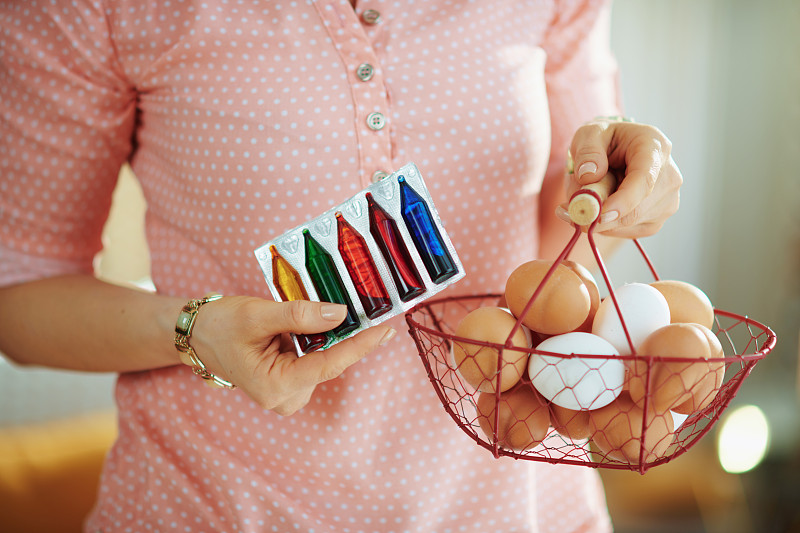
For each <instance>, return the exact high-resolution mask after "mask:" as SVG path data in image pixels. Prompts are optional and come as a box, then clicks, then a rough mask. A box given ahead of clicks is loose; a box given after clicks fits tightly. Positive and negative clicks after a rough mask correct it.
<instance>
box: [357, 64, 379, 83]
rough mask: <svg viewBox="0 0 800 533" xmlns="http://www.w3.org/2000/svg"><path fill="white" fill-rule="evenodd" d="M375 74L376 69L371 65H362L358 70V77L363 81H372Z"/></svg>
mask: <svg viewBox="0 0 800 533" xmlns="http://www.w3.org/2000/svg"><path fill="white" fill-rule="evenodd" d="M374 74H375V68H374V67H373V66H372V65H370V64H369V63H362V64H360V65H359V66H358V68H357V69H356V76H358V79H360V80H361V81H369V80H371V79H372V76H373V75H374Z"/></svg>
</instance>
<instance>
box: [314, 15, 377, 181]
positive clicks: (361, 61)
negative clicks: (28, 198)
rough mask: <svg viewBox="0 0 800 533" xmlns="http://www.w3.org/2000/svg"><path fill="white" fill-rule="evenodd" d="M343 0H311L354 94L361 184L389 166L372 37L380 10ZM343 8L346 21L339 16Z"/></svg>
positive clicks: (374, 33) (375, 32)
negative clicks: (359, 8)
mask: <svg viewBox="0 0 800 533" xmlns="http://www.w3.org/2000/svg"><path fill="white" fill-rule="evenodd" d="M341 1H342V0H314V4H315V5H316V6H317V8H318V12H319V14H320V16H321V17H322V19H323V20H324V21H326V24H325V27H326V29H327V30H328V35H329V36H330V38H331V39H332V41H333V42H334V44H335V45H336V50H337V51H338V53H339V56H340V58H341V59H342V61H343V63H344V64H345V65H346V66H347V71H348V76H347V78H348V83H349V87H350V91H351V94H352V97H353V111H354V113H355V115H354V119H355V124H354V126H355V130H356V139H357V146H358V160H359V175H360V181H361V184H362V185H363V186H367V185H369V184H370V183H371V178H372V176H373V174H374V173H375V172H376V171H378V170H380V171H385V170H387V169H390V168H391V167H392V140H391V136H390V131H389V130H390V128H388V127H387V126H388V125H389V121H388V110H389V100H388V94H387V92H386V88H385V86H384V83H383V76H382V73H381V69H380V64H379V60H378V57H377V55H376V53H375V49H374V47H373V44H372V38H378V36H379V35H380V32H381V31H383V28H381V27H380V26H379V23H380V22H381V13H379V12H378V11H377V10H375V9H365V10H363V11H361V12H358V11H354V10H353V9H352V8H351V9H349V10H344V9H341V8H340V7H339V4H338V2H341ZM345 11H347V12H348V16H347V17H346V19H345V20H343V19H341V18H340V15H342V13H344V12H345Z"/></svg>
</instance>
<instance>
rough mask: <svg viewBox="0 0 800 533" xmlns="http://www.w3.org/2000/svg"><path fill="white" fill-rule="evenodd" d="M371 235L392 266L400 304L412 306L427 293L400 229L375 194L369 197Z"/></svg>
mask: <svg viewBox="0 0 800 533" xmlns="http://www.w3.org/2000/svg"><path fill="white" fill-rule="evenodd" d="M366 197H367V206H368V209H369V232H370V234H371V235H372V238H373V239H375V243H376V244H377V245H378V248H379V249H380V251H381V254H382V255H383V259H384V260H385V261H386V264H387V265H388V266H389V272H390V273H391V275H392V280H393V281H394V284H395V287H397V293H398V294H399V295H400V300H401V301H403V302H408V301H410V300H413V299H414V298H416V297H417V296H419V295H420V294H422V293H424V292H425V284H424V283H422V280H421V279H420V277H419V272H418V271H417V267H416V265H414V260H413V259H411V254H410V253H409V252H408V247H406V243H405V241H404V240H403V236H402V235H401V234H400V230H399V229H398V228H397V222H395V220H394V219H393V218H392V217H390V216H389V214H388V213H387V212H386V211H385V210H384V209H383V208H382V207H381V206H380V205H378V202H376V201H375V198H373V197H372V193H367V194H366Z"/></svg>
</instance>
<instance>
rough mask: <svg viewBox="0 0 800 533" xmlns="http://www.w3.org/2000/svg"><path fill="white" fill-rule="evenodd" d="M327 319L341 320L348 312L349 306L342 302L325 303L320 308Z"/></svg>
mask: <svg viewBox="0 0 800 533" xmlns="http://www.w3.org/2000/svg"><path fill="white" fill-rule="evenodd" d="M319 312H320V314H321V315H322V318H324V319H325V320H341V319H342V318H344V315H345V313H346V312H347V306H345V305H340V304H325V305H323V306H322V307H320V309H319Z"/></svg>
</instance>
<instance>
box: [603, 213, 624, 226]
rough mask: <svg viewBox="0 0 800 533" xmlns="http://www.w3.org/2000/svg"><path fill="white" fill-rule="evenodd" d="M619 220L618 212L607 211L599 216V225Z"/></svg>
mask: <svg viewBox="0 0 800 533" xmlns="http://www.w3.org/2000/svg"><path fill="white" fill-rule="evenodd" d="M618 218H619V211H607V212H605V213H603V214H602V215H600V223H601V224H605V223H606V222H613V221H615V220H617V219H618Z"/></svg>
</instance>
